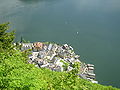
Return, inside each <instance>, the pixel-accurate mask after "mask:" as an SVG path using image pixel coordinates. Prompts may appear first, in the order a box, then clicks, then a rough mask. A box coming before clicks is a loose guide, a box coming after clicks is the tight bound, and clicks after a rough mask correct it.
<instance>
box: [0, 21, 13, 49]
mask: <svg viewBox="0 0 120 90" xmlns="http://www.w3.org/2000/svg"><path fill="white" fill-rule="evenodd" d="M8 24H9V23H5V24H0V51H3V50H5V49H11V48H12V42H13V40H14V38H15V36H14V34H15V33H14V31H11V32H8V31H7V30H8V29H9V26H8Z"/></svg>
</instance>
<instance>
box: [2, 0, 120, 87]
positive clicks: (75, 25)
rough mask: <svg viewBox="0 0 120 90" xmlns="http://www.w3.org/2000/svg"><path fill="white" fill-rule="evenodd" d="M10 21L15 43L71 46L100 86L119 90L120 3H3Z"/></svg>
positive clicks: (60, 0)
mask: <svg viewBox="0 0 120 90" xmlns="http://www.w3.org/2000/svg"><path fill="white" fill-rule="evenodd" d="M8 21H9V22H11V26H12V29H16V33H17V34H16V41H19V40H20V37H21V36H23V37H24V38H25V39H26V40H30V41H32V42H33V41H51V42H57V43H61V44H63V43H68V44H69V45H72V46H73V47H74V49H75V51H76V53H77V54H80V55H81V60H82V61H84V62H86V63H92V64H94V65H95V69H96V70H95V73H96V78H97V80H98V81H99V83H100V84H104V85H112V86H114V87H120V0H0V23H3V22H8ZM77 32H78V33H77Z"/></svg>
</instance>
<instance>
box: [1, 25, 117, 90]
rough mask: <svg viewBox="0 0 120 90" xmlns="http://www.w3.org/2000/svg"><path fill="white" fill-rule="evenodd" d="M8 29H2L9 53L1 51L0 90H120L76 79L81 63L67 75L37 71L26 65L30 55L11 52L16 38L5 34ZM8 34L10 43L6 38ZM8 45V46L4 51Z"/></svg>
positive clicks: (30, 65) (15, 51) (2, 27)
mask: <svg viewBox="0 0 120 90" xmlns="http://www.w3.org/2000/svg"><path fill="white" fill-rule="evenodd" d="M6 29H7V26H6V24H3V25H2V26H0V30H1V31H0V35H1V37H2V38H1V37H0V44H1V47H2V49H3V50H6V52H2V51H0V90H118V89H117V88H113V87H111V86H103V85H99V84H93V83H91V82H89V81H87V80H83V79H81V78H79V77H78V76H77V75H76V73H78V68H79V63H75V64H74V65H73V66H74V67H75V69H74V70H72V71H70V72H68V73H66V72H54V71H51V70H48V69H45V68H44V69H43V68H37V67H34V65H32V64H28V63H26V62H25V61H26V60H27V55H28V52H29V51H25V52H21V51H19V50H15V49H14V48H12V49H9V48H11V47H13V45H12V44H11V43H12V41H13V37H14V36H13V34H10V33H6V32H5V31H6ZM9 34H10V37H11V36H12V37H11V39H10V37H9V38H7V37H6V35H8V36H9ZM4 35H5V36H4ZM4 40H7V41H8V42H6V41H4ZM5 43H8V44H9V45H8V46H7V47H4V46H3V45H4V44H5Z"/></svg>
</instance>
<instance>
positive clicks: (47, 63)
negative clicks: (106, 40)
mask: <svg viewBox="0 0 120 90" xmlns="http://www.w3.org/2000/svg"><path fill="white" fill-rule="evenodd" d="M20 44H21V51H24V50H28V49H31V53H32V54H31V55H29V60H28V63H30V64H34V65H35V67H38V68H48V69H50V70H52V71H58V72H62V71H66V72H69V71H71V70H72V69H74V67H73V64H75V63H76V62H78V63H80V72H79V73H78V74H77V75H79V77H80V78H83V79H86V80H89V81H91V82H92V83H98V81H96V80H95V74H94V65H93V64H85V63H83V62H81V61H80V56H79V55H76V54H75V52H74V50H73V48H72V46H69V45H67V44H64V45H58V44H56V43H45V42H35V43H20Z"/></svg>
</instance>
